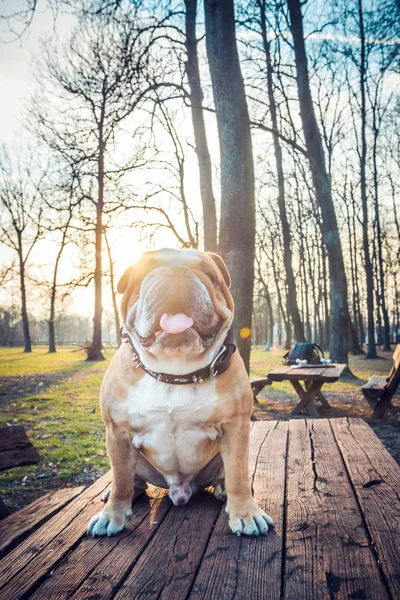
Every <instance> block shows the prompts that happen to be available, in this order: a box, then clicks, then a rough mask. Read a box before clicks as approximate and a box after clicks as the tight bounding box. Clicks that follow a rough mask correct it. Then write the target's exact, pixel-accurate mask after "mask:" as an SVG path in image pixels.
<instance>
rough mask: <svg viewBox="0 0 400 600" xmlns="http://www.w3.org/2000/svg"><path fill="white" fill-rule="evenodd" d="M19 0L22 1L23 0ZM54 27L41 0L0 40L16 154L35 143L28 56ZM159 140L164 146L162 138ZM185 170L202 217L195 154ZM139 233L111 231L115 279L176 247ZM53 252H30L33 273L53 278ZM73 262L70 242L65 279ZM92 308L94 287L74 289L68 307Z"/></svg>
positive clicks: (3, 297)
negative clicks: (23, 27)
mask: <svg viewBox="0 0 400 600" xmlns="http://www.w3.org/2000/svg"><path fill="white" fill-rule="evenodd" d="M17 1H18V2H21V1H22V0H17ZM14 6H15V1H11V0H5V3H4V5H3V4H2V7H1V8H2V12H6V10H11V9H12V8H14ZM74 23H75V20H74V18H73V17H72V16H69V15H60V14H59V15H57V21H56V27H57V32H61V33H62V34H65V33H68V32H69V31H70V30H72V28H73V26H74ZM54 26H55V21H54V15H53V13H52V11H51V10H49V9H48V8H46V3H45V2H44V1H43V0H42V1H40V0H39V3H38V9H37V12H36V13H35V16H34V18H33V20H32V23H31V26H30V28H29V30H28V31H27V32H26V33H25V35H24V36H23V37H22V39H21V40H15V41H13V42H12V43H0V82H1V88H2V90H4V91H3V93H2V94H0V144H4V145H6V146H7V147H8V148H10V149H11V150H13V149H15V150H16V151H17V152H18V151H19V149H20V148H21V147H22V148H25V149H29V147H30V146H32V147H34V141H33V140H32V138H31V137H30V135H29V133H28V132H27V131H26V129H25V128H24V120H25V119H26V118H27V117H26V115H27V110H26V106H27V100H28V98H29V96H30V95H31V94H32V92H33V91H34V89H35V87H36V80H35V75H34V66H33V62H32V57H33V56H34V55H35V54H38V53H39V51H40V43H39V41H40V39H41V37H47V36H49V35H54V33H55V31H54ZM187 117H188V115H184V114H182V115H178V120H180V122H181V123H180V125H181V132H183V137H184V138H191V137H192V136H193V133H192V128H191V122H190V118H189V119H188V118H187ZM206 119H207V120H208V121H211V120H212V119H213V117H210V116H206ZM159 140H160V143H161V144H162V141H161V138H159ZM209 140H210V146H211V151H212V152H213V153H215V155H217V153H218V151H219V148H218V140H217V138H216V136H210V137H209ZM186 171H187V182H188V185H187V189H186V193H187V194H188V195H190V198H191V203H192V205H193V207H194V212H195V214H196V216H197V217H198V218H199V219H200V218H201V203H200V193H199V183H198V167H197V161H196V159H195V154H194V152H192V153H191V156H190V157H189V160H188V162H187V165H186ZM152 177H157V175H156V174H154V173H153V174H152ZM135 178H136V184H137V183H138V179H139V184H140V178H142V185H143V186H144V185H146V181H147V180H148V178H149V173H143V174H142V175H140V174H138V173H135ZM178 218H179V217H178ZM139 236H140V234H139V232H138V231H137V230H135V229H133V228H130V229H126V228H125V229H124V228H122V229H119V230H115V231H113V232H111V236H110V238H111V242H112V245H113V256H114V259H115V263H116V265H115V272H116V277H117V280H118V278H119V276H121V275H122V274H123V272H124V271H125V269H126V268H127V267H128V266H129V265H130V264H132V263H134V262H135V261H136V260H137V259H138V258H139V256H140V255H141V254H142V252H144V251H146V250H148V249H153V248H155V247H165V246H173V247H176V246H177V242H176V240H175V238H174V237H173V235H172V234H170V233H169V232H168V231H166V230H164V229H160V230H159V231H158V233H157V234H156V236H155V238H154V239H153V240H152V241H151V242H149V241H141V240H140V239H139ZM55 251H56V248H55V246H54V245H52V244H51V243H50V242H48V241H42V242H39V243H38V244H37V246H36V248H35V250H34V252H33V253H32V263H33V264H35V265H36V268H37V272H38V273H40V274H42V275H43V274H44V275H45V276H46V277H48V278H50V276H51V261H50V262H49V261H48V257H49V256H51V257H53V256H54V255H55ZM0 252H1V253H2V256H1V257H0V264H5V263H8V262H9V261H11V260H12V252H11V250H10V251H8V250H7V249H4V248H3V247H2V248H1V250H0ZM76 264H77V252H76V251H74V250H73V248H72V246H71V247H70V249H69V250H68V252H67V253H66V256H65V257H64V259H63V262H62V268H61V273H63V274H64V278H65V280H68V277H69V274H71V273H73V270H74V268H75V267H74V265H76ZM12 296H14V297H18V289H17V285H15V290H13V292H12ZM34 296H35V294H34ZM10 303H11V297H10V291H9V290H8V289H7V290H3V292H2V291H1V290H0V304H2V305H7V304H10ZM32 304H33V305H34V306H36V307H40V308H39V309H38V308H36V311H38V310H39V312H40V313H43V310H45V308H44V306H43V305H42V304H41V303H39V304H37V303H36V302H35V303H31V306H32ZM104 305H105V308H106V309H108V310H111V296H110V294H109V290H108V289H107V288H106V289H105V291H104ZM92 307H93V291H92V290H91V289H89V290H88V289H86V288H83V289H80V290H77V291H75V292H74V293H73V295H72V299H71V301H70V302H69V306H68V309H69V310H70V311H72V312H78V313H81V314H87V315H91V314H92V310H93V308H92ZM31 310H32V311H33V312H34V311H35V308H31Z"/></svg>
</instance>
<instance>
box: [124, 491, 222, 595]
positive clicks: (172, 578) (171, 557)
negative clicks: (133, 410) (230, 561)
mask: <svg viewBox="0 0 400 600" xmlns="http://www.w3.org/2000/svg"><path fill="white" fill-rule="evenodd" d="M221 509H222V503H221V502H219V501H218V500H217V499H216V498H215V497H214V496H213V495H212V494H211V493H209V492H205V491H203V492H200V493H199V494H196V495H195V496H194V497H193V498H192V499H191V500H190V504H187V505H185V506H180V507H173V508H172V509H171V510H170V511H169V513H168V515H167V516H166V518H165V519H164V521H163V522H162V524H161V526H160V528H159V531H158V533H157V535H155V536H154V537H153V538H152V540H151V541H150V543H149V544H148V546H147V547H146V549H145V550H144V552H143V554H142V555H141V557H140V558H139V560H138V562H137V564H136V565H135V566H134V567H133V569H132V571H131V572H130V573H129V575H128V577H127V578H126V579H125V581H124V582H123V583H122V586H121V587H120V589H119V591H118V592H117V594H116V595H115V596H114V597H113V598H115V600H122V599H128V600H131V599H132V598H139V597H142V598H146V600H156V599H158V598H160V599H163V600H166V599H167V598H168V599H170V600H183V599H184V598H186V597H187V594H188V592H189V590H190V588H191V585H192V582H193V580H194V578H195V576H196V573H197V570H198V568H199V564H200V561H201V559H202V556H203V553H204V550H205V548H206V546H207V542H208V539H209V537H210V534H211V531H212V529H213V527H214V525H215V521H216V519H217V517H218V515H219V513H220V511H221Z"/></svg>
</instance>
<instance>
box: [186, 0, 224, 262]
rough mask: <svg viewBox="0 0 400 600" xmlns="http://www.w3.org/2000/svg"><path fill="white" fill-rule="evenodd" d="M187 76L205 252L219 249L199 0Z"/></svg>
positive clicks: (191, 6)
mask: <svg viewBox="0 0 400 600" xmlns="http://www.w3.org/2000/svg"><path fill="white" fill-rule="evenodd" d="M185 8H186V14H185V34H186V42H185V43H186V51H187V63H186V74H187V78H188V82H189V88H190V96H189V100H190V105H191V114H192V123H193V131H194V139H195V144H196V154H197V159H198V163H199V173H200V192H201V200H202V205H203V226H204V250H209V251H212V252H216V250H217V213H216V208H215V198H214V193H213V187H212V171H211V158H210V153H209V150H208V144H207V135H206V128H205V124H204V112H203V107H202V104H203V90H202V88H201V80H200V71H199V60H198V54H197V44H198V41H197V37H196V13H197V0H185Z"/></svg>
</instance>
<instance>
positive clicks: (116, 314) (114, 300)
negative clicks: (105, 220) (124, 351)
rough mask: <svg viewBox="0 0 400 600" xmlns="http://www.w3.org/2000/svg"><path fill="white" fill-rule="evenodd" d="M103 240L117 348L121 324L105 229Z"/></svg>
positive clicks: (119, 340) (119, 341) (119, 342)
mask: <svg viewBox="0 0 400 600" xmlns="http://www.w3.org/2000/svg"><path fill="white" fill-rule="evenodd" d="M104 240H105V242H106V246H107V254H108V264H109V265H110V286H111V298H112V303H113V310H114V323H115V335H116V338H117V344H118V348H119V347H120V345H121V332H120V330H121V325H120V322H119V312H118V306H117V292H116V289H115V282H114V263H113V260H112V256H111V247H110V244H109V243H108V237H107V231H106V230H105V231H104Z"/></svg>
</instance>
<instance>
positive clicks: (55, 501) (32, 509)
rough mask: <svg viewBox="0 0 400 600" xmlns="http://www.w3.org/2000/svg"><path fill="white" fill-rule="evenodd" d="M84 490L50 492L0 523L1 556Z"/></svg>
mask: <svg viewBox="0 0 400 600" xmlns="http://www.w3.org/2000/svg"><path fill="white" fill-rule="evenodd" d="M84 489H85V488H84V487H83V486H81V487H75V488H65V489H62V490H56V491H54V492H50V493H48V494H46V495H45V496H42V497H41V498H39V499H38V500H36V502H32V504H29V505H28V506H26V507H25V508H23V509H21V510H19V511H17V512H15V513H13V514H12V515H10V516H9V517H7V518H6V519H4V520H3V521H0V556H4V554H5V553H6V552H8V551H9V549H10V548H11V547H15V546H16V545H17V544H18V543H20V542H21V541H22V539H24V538H26V537H27V536H28V535H29V534H30V533H32V532H33V531H34V530H35V529H37V528H38V527H39V526H40V525H41V524H42V523H44V522H45V521H47V520H48V519H49V518H50V517H52V516H53V515H54V514H55V513H56V512H58V511H59V510H61V509H62V508H63V507H64V506H66V505H67V504H68V503H69V502H71V500H73V499H74V498H76V496H79V494H81V493H82V492H83V490H84Z"/></svg>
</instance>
